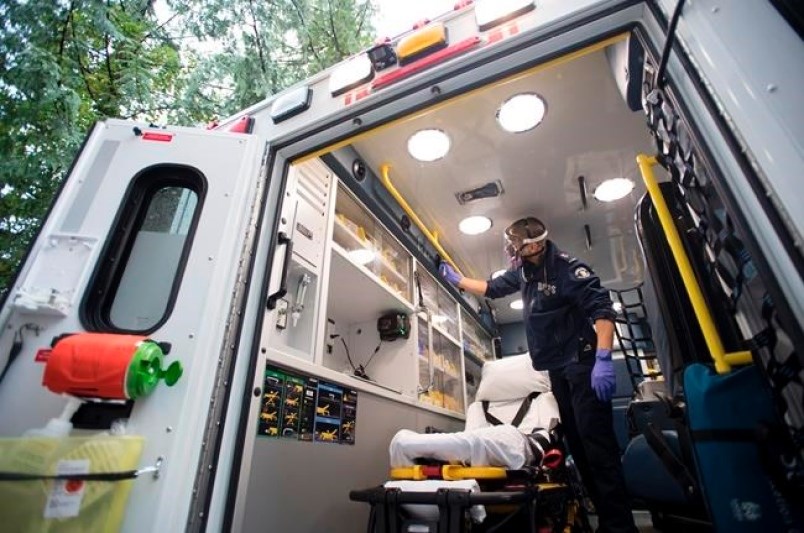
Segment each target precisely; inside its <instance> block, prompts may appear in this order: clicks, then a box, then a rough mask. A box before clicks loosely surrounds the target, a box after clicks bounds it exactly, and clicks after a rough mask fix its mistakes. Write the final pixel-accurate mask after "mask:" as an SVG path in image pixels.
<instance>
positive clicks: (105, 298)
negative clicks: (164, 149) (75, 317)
mask: <svg viewBox="0 0 804 533" xmlns="http://www.w3.org/2000/svg"><path fill="white" fill-rule="evenodd" d="M202 200H203V177H202V176H201V175H200V173H198V172H196V171H194V170H192V169H189V168H186V167H176V166H169V165H163V166H158V167H152V168H149V169H147V170H145V171H143V172H142V173H141V174H139V175H138V176H137V177H136V178H135V179H134V180H133V182H132V185H131V187H129V191H128V193H127V194H126V198H125V199H124V202H123V205H122V207H121V210H120V213H119V214H118V218H117V220H116V221H115V227H114V228H113V231H112V234H111V237H110V239H109V241H108V242H107V244H106V247H105V248H104V252H103V256H102V258H101V261H100V262H99V266H98V269H97V270H96V273H95V276H94V279H93V281H92V284H91V291H90V293H89V298H87V299H86V300H85V305H84V318H85V319H86V322H88V326H91V327H90V329H95V330H105V331H123V332H142V333H146V332H149V331H153V330H154V329H156V328H157V327H158V326H159V325H160V324H162V323H164V321H165V320H167V318H168V316H169V314H170V310H171V308H172V305H173V302H174V301H175V298H176V293H177V292H178V288H179V286H180V282H181V275H182V273H183V270H184V263H185V261H186V258H187V255H188V254H189V250H190V246H191V244H192V236H193V233H194V230H195V226H196V223H197V220H198V215H199V213H200V206H201V202H202Z"/></svg>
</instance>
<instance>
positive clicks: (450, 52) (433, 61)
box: [371, 37, 480, 90]
mask: <svg viewBox="0 0 804 533" xmlns="http://www.w3.org/2000/svg"><path fill="white" fill-rule="evenodd" d="M478 44H480V37H469V38H468V39H464V40H463V41H460V42H459V43H456V44H453V45H452V46H449V47H447V48H444V49H442V50H439V51H438V52H435V53H433V54H431V55H429V56H427V57H423V58H421V59H419V60H418V61H415V62H413V63H411V64H410V65H406V66H404V67H401V68H398V69H396V70H392V71H391V72H389V73H388V74H385V75H383V76H379V77H378V78H377V79H376V80H374V81H373V82H372V83H371V88H372V89H373V90H377V89H381V88H383V87H387V86H388V85H391V84H392V83H396V82H398V81H399V80H402V79H405V78H407V77H408V76H411V75H413V74H415V73H417V72H420V71H422V70H424V69H427V68H430V67H432V66H433V65H437V64H439V63H442V62H444V61H446V60H448V59H450V58H453V57H455V56H457V55H460V54H463V53H464V52H467V51H469V50H471V49H472V48H474V47H475V46H477V45H478Z"/></svg>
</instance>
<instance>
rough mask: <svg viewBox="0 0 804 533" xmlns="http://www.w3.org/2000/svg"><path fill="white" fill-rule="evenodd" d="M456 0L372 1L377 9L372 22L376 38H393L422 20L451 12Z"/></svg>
mask: <svg viewBox="0 0 804 533" xmlns="http://www.w3.org/2000/svg"><path fill="white" fill-rule="evenodd" d="M455 1H456V0H374V4H375V5H376V6H377V8H378V13H377V16H376V18H375V20H374V27H375V28H376V29H377V36H378V37H394V36H396V35H399V34H400V33H402V32H405V31H407V30H409V29H411V28H412V27H413V24H414V23H415V22H417V21H419V20H421V19H423V18H427V19H431V20H432V19H434V18H436V17H437V16H439V15H441V14H443V13H446V12H447V11H451V10H452V8H453V6H454V5H455Z"/></svg>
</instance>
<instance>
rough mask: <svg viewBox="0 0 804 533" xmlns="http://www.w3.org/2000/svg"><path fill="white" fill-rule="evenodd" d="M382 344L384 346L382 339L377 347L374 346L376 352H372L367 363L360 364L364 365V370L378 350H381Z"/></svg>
mask: <svg viewBox="0 0 804 533" xmlns="http://www.w3.org/2000/svg"><path fill="white" fill-rule="evenodd" d="M380 346H382V341H380V343H379V344H378V345H377V347H376V348H374V353H372V354H371V356H370V357H369V358H368V361H366V364H365V365H360V366H362V367H363V370H365V369H367V368H368V366H369V363H371V360H372V359H374V356H375V355H377V352H379V351H380Z"/></svg>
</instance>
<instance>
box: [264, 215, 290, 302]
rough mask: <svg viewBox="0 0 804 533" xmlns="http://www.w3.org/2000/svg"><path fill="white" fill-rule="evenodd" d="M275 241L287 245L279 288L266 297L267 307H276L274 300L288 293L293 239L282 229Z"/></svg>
mask: <svg viewBox="0 0 804 533" xmlns="http://www.w3.org/2000/svg"><path fill="white" fill-rule="evenodd" d="M276 242H277V245H278V246H282V245H283V244H284V245H285V246H287V250H286V251H285V262H284V264H283V265H282V278H281V281H280V282H279V290H278V291H276V292H275V293H273V294H272V295H270V296H269V297H268V303H267V304H266V306H267V307H268V309H276V302H277V301H279V299H280V298H283V297H284V296H285V295H286V294H287V293H288V270H290V260H291V259H292V257H293V241H292V240H290V237H288V236H287V235H286V234H285V232H284V231H280V232H279V235H277V240H276Z"/></svg>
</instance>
